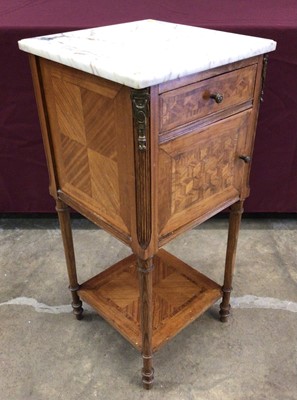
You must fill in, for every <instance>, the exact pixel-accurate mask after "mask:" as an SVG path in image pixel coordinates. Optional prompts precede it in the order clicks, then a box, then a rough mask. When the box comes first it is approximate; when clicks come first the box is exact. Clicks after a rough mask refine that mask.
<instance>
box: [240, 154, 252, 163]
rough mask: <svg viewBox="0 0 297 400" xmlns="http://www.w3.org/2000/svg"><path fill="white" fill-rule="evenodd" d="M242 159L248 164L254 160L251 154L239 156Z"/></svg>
mask: <svg viewBox="0 0 297 400" xmlns="http://www.w3.org/2000/svg"><path fill="white" fill-rule="evenodd" d="M239 158H240V159H241V160H243V161H244V162H245V163H246V164H248V163H250V162H251V161H252V158H251V157H250V156H243V155H242V156H239Z"/></svg>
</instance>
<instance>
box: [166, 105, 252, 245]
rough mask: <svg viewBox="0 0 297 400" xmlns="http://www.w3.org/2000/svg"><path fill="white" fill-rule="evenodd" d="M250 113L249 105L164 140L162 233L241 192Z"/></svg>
mask: <svg viewBox="0 0 297 400" xmlns="http://www.w3.org/2000/svg"><path fill="white" fill-rule="evenodd" d="M250 118H251V111H250V110H249V111H246V112H243V113H239V114H237V115H235V116H233V117H229V118H226V119H225V120H222V121H220V122H218V123H216V124H213V125H211V126H209V127H206V128H203V129H200V130H195V131H194V132H190V133H188V134H185V135H183V136H181V137H178V138H177V139H175V140H171V141H169V142H167V143H164V144H161V145H160V151H159V188H160V192H159V235H160V236H161V238H162V237H164V236H166V235H168V234H170V233H171V232H173V231H175V230H177V229H178V228H180V227H182V226H185V225H187V224H190V223H192V222H193V221H195V220H197V219H199V218H200V217H202V216H203V215H205V214H207V213H209V212H210V211H213V210H217V211H218V210H219V209H220V208H221V209H222V208H224V207H222V205H224V204H227V203H228V202H229V203H230V202H232V201H236V199H238V198H239V197H240V192H241V187H242V185H243V179H244V173H245V165H244V162H243V161H242V160H241V159H239V156H240V155H241V154H242V153H243V152H246V151H248V149H247V148H246V146H247V143H249V141H248V126H249V119H250ZM227 205H228V204H227Z"/></svg>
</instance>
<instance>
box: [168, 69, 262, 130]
mask: <svg viewBox="0 0 297 400" xmlns="http://www.w3.org/2000/svg"><path fill="white" fill-rule="evenodd" d="M256 70H257V64H253V65H250V66H248V67H245V68H241V69H237V70H234V71H231V72H227V73H225V74H222V75H218V76H215V77H213V78H209V79H206V80H203V81H200V82H197V83H193V84H191V85H187V86H183V87H180V88H178V89H174V90H171V91H168V92H165V93H163V94H161V95H160V130H161V132H164V131H168V130H170V129H174V128H176V127H178V126H181V125H185V124H188V123H191V122H194V121H196V120H197V119H199V118H203V117H208V116H210V115H211V114H215V113H219V112H221V111H226V110H228V109H230V112H231V109H232V108H233V107H236V106H237V105H242V104H244V103H246V102H249V101H251V100H252V99H253V94H254V87H255V77H256ZM215 96H216V98H214V97H215Z"/></svg>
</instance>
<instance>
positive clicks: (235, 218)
mask: <svg viewBox="0 0 297 400" xmlns="http://www.w3.org/2000/svg"><path fill="white" fill-rule="evenodd" d="M242 213H243V201H238V202H237V203H235V204H233V205H232V206H231V207H230V217H229V231H228V242H227V252H226V264H225V276H224V285H223V287H222V290H223V300H222V303H221V304H220V320H221V321H222V322H227V320H228V317H229V315H230V309H231V306H230V296H231V291H232V278H233V272H234V266H235V257H236V247H237V241H238V233H239V227H240V221H241V216H242Z"/></svg>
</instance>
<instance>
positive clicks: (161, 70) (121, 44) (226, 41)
mask: <svg viewBox="0 0 297 400" xmlns="http://www.w3.org/2000/svg"><path fill="white" fill-rule="evenodd" d="M18 44H19V48H20V49H21V50H23V51H26V52H28V53H32V54H35V55H37V56H40V57H44V58H47V59H49V60H52V61H56V62H59V63H61V64H64V65H68V66H70V67H73V68H76V69H79V70H82V71H85V72H88V73H91V74H93V75H97V76H100V77H103V78H106V79H109V80H112V81H115V82H118V83H121V84H124V85H127V86H130V87H133V88H135V89H141V88H145V87H148V86H152V85H156V84H158V83H163V82H166V81H168V80H171V79H176V78H179V77H183V76H186V75H190V74H193V73H196V72H201V71H205V70H208V69H211V68H215V67H218V66H221V65H225V64H228V63H231V62H235V61H239V60H242V59H245V58H249V57H253V56H256V55H259V54H263V53H268V52H271V51H273V50H275V48H276V42H274V41H273V40H270V39H262V38H256V37H252V36H246V35H238V34H233V33H227V32H221V31H215V30H210V29H204V28H197V27H192V26H186V25H180V24H174V23H169V22H162V21H156V20H143V21H136V22H128V23H124V24H118V25H111V26H106V27H99V28H92V29H83V30H79V31H74V32H66V33H60V34H54V35H48V36H40V37H36V38H32V39H23V40H20V41H19V42H18Z"/></svg>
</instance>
